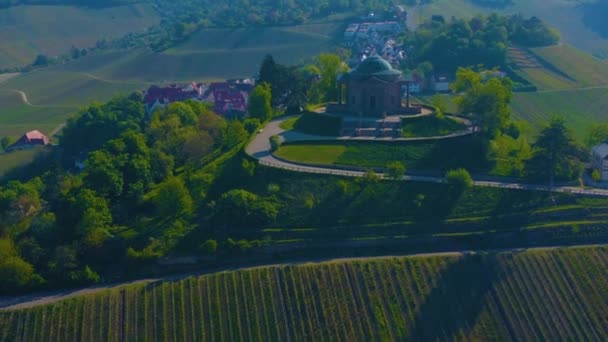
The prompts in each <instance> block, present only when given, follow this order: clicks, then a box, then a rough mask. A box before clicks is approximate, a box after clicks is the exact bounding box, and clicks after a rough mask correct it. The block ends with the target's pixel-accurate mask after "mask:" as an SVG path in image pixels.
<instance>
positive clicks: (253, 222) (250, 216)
mask: <svg viewBox="0 0 608 342" xmlns="http://www.w3.org/2000/svg"><path fill="white" fill-rule="evenodd" d="M215 209H216V213H215V217H216V219H217V220H218V224H223V225H227V226H229V225H235V226H237V227H251V228H253V227H260V226H263V225H268V224H271V223H273V222H274V221H275V220H276V218H277V215H278V213H279V207H278V205H277V204H276V203H274V202H273V201H271V200H269V199H264V198H261V197H259V196H258V195H256V194H254V193H251V192H248V191H246V190H243V189H234V190H230V191H228V192H226V193H224V194H222V196H221V197H220V198H219V199H218V202H217V204H216V207H215Z"/></svg>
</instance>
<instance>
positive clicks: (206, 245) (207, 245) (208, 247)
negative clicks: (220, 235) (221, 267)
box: [199, 239, 217, 255]
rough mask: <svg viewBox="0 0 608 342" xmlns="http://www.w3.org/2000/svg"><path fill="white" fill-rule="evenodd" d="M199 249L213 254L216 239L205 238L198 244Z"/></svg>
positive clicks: (215, 249) (215, 248)
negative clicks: (205, 239)
mask: <svg viewBox="0 0 608 342" xmlns="http://www.w3.org/2000/svg"><path fill="white" fill-rule="evenodd" d="M199 249H200V251H201V252H203V253H205V254H208V255H211V254H215V252H216V251H217V241H216V240H213V239H210V240H207V241H205V242H203V243H202V244H201V245H200V247H199Z"/></svg>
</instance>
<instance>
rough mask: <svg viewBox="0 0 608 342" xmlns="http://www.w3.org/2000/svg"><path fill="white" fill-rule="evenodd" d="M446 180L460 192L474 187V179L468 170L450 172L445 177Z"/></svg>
mask: <svg viewBox="0 0 608 342" xmlns="http://www.w3.org/2000/svg"><path fill="white" fill-rule="evenodd" d="M445 180H446V181H447V182H448V184H450V185H451V186H453V187H455V188H456V189H458V190H460V191H462V190H464V189H466V188H470V187H471V186H473V178H471V174H469V171H467V170H466V169H456V170H450V171H448V172H447V173H446V175H445Z"/></svg>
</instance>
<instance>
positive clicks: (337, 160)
mask: <svg viewBox="0 0 608 342" xmlns="http://www.w3.org/2000/svg"><path fill="white" fill-rule="evenodd" d="M475 150H479V151H480V150H481V149H480V148H479V146H477V144H476V143H475V142H474V140H473V139H472V138H471V137H464V138H455V139H449V140H444V141H438V142H407V143H405V142H404V143H381V142H356V141H351V142H335V143H322V142H321V143H302V144H286V145H283V146H282V147H281V148H280V149H279V150H278V151H277V152H276V154H277V155H278V156H279V157H282V158H285V159H289V160H294V161H300V162H305V163H314V164H336V165H349V166H363V167H385V166H386V165H387V164H388V163H390V162H393V161H401V162H404V163H405V164H406V165H407V166H408V168H409V169H411V170H418V171H421V170H435V171H439V170H444V171H445V170H448V169H453V168H457V167H466V168H468V169H470V170H480V169H482V166H481V165H479V164H480V160H483V159H484V158H483V156H482V155H481V154H480V152H474V151H475Z"/></svg>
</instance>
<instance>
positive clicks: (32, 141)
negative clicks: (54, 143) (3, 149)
mask: <svg viewBox="0 0 608 342" xmlns="http://www.w3.org/2000/svg"><path fill="white" fill-rule="evenodd" d="M49 142H50V141H49V138H48V137H47V136H46V135H44V134H42V133H40V131H38V130H33V131H29V132H27V133H25V134H24V135H22V136H21V138H19V140H17V141H16V142H15V143H14V144H12V145H11V146H9V147H8V149H7V150H8V151H14V150H24V149H28V148H33V147H35V146H38V145H41V146H46V145H48V144H49Z"/></svg>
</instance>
